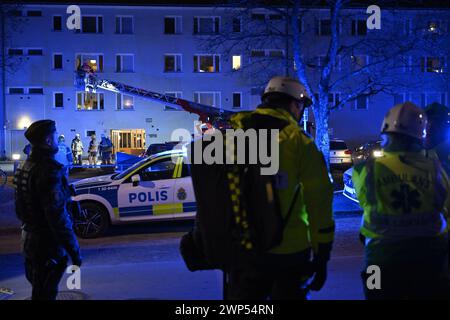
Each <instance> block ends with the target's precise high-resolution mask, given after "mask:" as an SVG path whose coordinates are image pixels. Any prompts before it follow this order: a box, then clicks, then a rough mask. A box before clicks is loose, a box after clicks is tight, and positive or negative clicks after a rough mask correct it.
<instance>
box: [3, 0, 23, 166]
mask: <svg viewBox="0 0 450 320" xmlns="http://www.w3.org/2000/svg"><path fill="white" fill-rule="evenodd" d="M21 8H22V5H20V4H0V28H1V30H0V42H1V53H0V79H1V80H0V81H1V85H0V97H1V100H0V125H1V128H0V159H1V158H4V157H5V152H6V151H5V132H4V130H3V128H4V126H5V125H6V75H7V74H13V73H14V72H15V71H17V70H18V68H19V65H20V60H18V59H17V58H16V57H14V56H11V55H9V54H8V53H7V52H6V48H7V46H8V45H9V43H10V41H11V36H12V34H13V33H15V32H17V31H19V27H20V24H21V19H19V14H18V13H19V12H20V10H21Z"/></svg>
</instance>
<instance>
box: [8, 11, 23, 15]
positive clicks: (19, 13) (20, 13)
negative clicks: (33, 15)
mask: <svg viewBox="0 0 450 320" xmlns="http://www.w3.org/2000/svg"><path fill="white" fill-rule="evenodd" d="M8 15H9V16H10V17H21V16H22V11H21V10H11V11H8Z"/></svg>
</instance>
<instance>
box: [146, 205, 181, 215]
mask: <svg viewBox="0 0 450 320" xmlns="http://www.w3.org/2000/svg"><path fill="white" fill-rule="evenodd" d="M177 212H183V204H182V203H168V204H155V205H153V215H155V216H157V215H162V214H170V213H177Z"/></svg>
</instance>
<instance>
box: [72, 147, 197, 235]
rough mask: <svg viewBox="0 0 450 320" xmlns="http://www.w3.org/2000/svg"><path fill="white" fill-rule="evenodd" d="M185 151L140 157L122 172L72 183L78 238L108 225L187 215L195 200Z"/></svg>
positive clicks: (100, 232) (192, 212)
mask: <svg viewBox="0 0 450 320" xmlns="http://www.w3.org/2000/svg"><path fill="white" fill-rule="evenodd" d="M188 171H189V170H188V166H187V164H186V152H183V151H182V150H171V151H165V152H161V153H158V154H156V155H153V156H151V157H149V158H145V159H144V160H141V161H139V162H137V163H135V164H134V165H133V166H131V167H129V168H128V169H127V170H125V171H123V172H121V173H115V174H112V175H106V176H100V177H94V178H88V179H83V180H79V181H77V182H75V183H74V186H75V190H76V196H75V197H74V200H76V201H79V202H80V205H81V209H82V217H80V218H76V219H75V221H74V229H75V232H76V234H77V235H78V236H79V237H81V238H96V237H99V236H101V235H103V234H104V233H105V232H106V230H107V229H108V227H109V226H110V225H111V224H113V225H114V224H121V223H127V222H138V221H139V222H141V221H154V220H171V219H187V218H193V217H194V216H195V213H196V202H195V196H194V191H193V187H192V180H191V177H190V175H189V172H188Z"/></svg>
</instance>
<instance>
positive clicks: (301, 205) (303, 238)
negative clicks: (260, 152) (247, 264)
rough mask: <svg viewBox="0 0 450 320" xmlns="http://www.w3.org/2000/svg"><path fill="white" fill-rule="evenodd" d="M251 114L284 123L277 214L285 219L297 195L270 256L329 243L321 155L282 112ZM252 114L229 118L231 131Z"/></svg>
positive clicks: (329, 195)
mask: <svg viewBox="0 0 450 320" xmlns="http://www.w3.org/2000/svg"><path fill="white" fill-rule="evenodd" d="M253 112H254V113H257V114H261V115H267V116H271V117H274V118H278V119H281V120H285V121H287V122H288V123H289V124H288V125H287V126H286V127H284V128H283V129H282V130H281V131H280V133H279V153H280V154H279V157H280V161H279V171H278V174H281V175H284V176H286V177H287V178H288V179H287V184H286V185H285V187H284V188H283V189H277V193H278V197H279V200H280V206H281V212H282V215H283V216H284V217H286V215H287V213H288V211H289V207H290V205H291V203H292V200H293V198H294V193H295V187H296V186H297V185H298V186H299V187H300V192H299V195H298V197H297V200H296V202H295V204H294V207H293V211H292V214H291V217H290V219H289V221H288V222H287V224H286V227H285V229H284V234H283V241H282V242H281V244H280V245H279V246H277V247H276V248H274V249H273V250H272V251H271V253H276V254H290V253H295V252H299V251H303V250H306V249H308V248H311V247H312V248H313V250H314V252H317V250H318V246H319V244H330V243H331V242H333V239H334V220H333V215H332V200H333V187H332V184H331V182H330V179H329V176H328V171H327V169H326V165H325V162H324V159H323V155H322V153H321V152H320V151H319V150H318V149H317V147H316V145H315V144H314V142H313V141H312V140H311V139H310V138H309V137H308V136H306V135H305V134H304V133H303V132H302V131H301V129H300V127H299V126H298V124H297V122H296V121H295V119H294V118H293V117H292V116H291V114H290V113H289V112H287V111H286V110H284V109H280V108H277V109H273V108H258V109H256V110H255V111H253ZM251 114H252V113H250V112H247V113H246V112H242V113H237V114H235V115H233V116H232V118H231V121H230V122H231V125H232V126H233V128H234V129H238V128H242V127H243V125H242V121H243V120H244V119H245V118H246V117H249V116H250V115H251Z"/></svg>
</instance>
